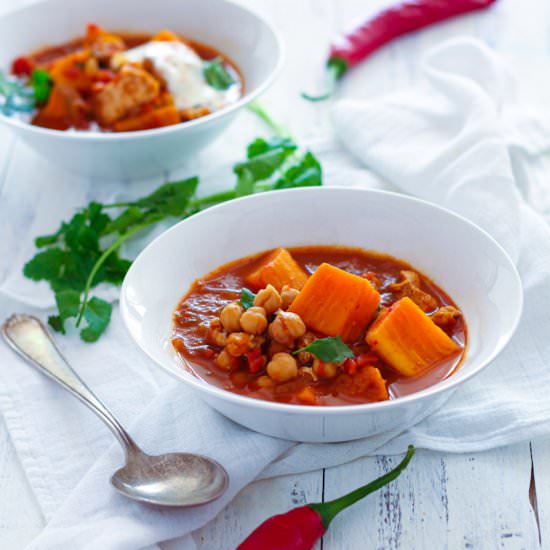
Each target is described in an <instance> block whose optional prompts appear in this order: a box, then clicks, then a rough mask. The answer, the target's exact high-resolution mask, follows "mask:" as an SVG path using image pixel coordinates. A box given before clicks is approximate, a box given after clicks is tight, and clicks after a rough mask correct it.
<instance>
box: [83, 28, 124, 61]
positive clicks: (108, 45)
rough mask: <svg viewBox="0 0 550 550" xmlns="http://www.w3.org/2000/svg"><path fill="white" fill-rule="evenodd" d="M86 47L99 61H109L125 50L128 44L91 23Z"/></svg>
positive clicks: (85, 38)
mask: <svg viewBox="0 0 550 550" xmlns="http://www.w3.org/2000/svg"><path fill="white" fill-rule="evenodd" d="M84 47H85V48H87V49H89V50H91V52H92V55H93V56H94V57H95V58H96V59H98V60H99V61H108V60H109V59H110V58H111V56H113V55H114V54H115V53H117V52H122V51H123V50H125V49H126V44H125V43H124V40H123V39H122V38H121V37H120V36H117V35H116V34H111V33H109V32H106V31H104V30H103V29H102V28H101V27H98V26H97V25H95V24H94V23H89V24H88V26H87V28H86V36H85V37H84Z"/></svg>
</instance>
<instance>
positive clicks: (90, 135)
mask: <svg viewBox="0 0 550 550" xmlns="http://www.w3.org/2000/svg"><path fill="white" fill-rule="evenodd" d="M48 2H49V0H35V1H33V2H30V3H28V4H27V3H25V4H23V5H21V6H16V7H14V8H12V9H9V10H7V11H5V12H4V13H2V14H1V15H0V21H1V20H2V19H4V18H6V17H10V16H12V15H14V14H17V13H19V12H23V11H30V10H32V8H33V7H34V6H35V5H36V4H47V3H48ZM223 3H227V4H232V5H233V6H234V7H236V8H237V9H238V10H241V12H242V13H248V14H250V15H252V16H253V17H255V18H256V19H257V20H258V21H259V22H260V23H261V24H263V25H264V26H265V28H266V30H267V31H268V32H269V33H271V36H272V37H273V40H274V42H275V50H276V51H275V56H276V60H275V65H274V67H273V69H272V70H271V72H270V73H268V74H267V76H266V77H265V78H264V79H263V81H262V82H260V84H259V85H258V86H257V88H256V89H255V90H253V91H251V92H246V91H245V94H244V95H243V96H242V97H240V98H239V99H238V100H237V101H235V102H234V103H232V104H230V105H227V106H226V107H223V108H222V109H219V110H217V111H215V112H213V113H210V114H208V115H206V116H202V117H199V118H196V119H194V120H188V121H186V122H179V123H178V124H172V125H170V126H164V127H161V128H151V129H149V130H139V131H134V132H130V131H128V132H79V131H67V130H54V129H51V128H42V127H41V126H34V125H32V124H29V123H27V122H23V121H21V120H18V119H16V118H13V117H9V116H7V115H4V114H3V113H2V112H1V111H0V121H1V122H2V123H4V124H6V125H7V126H9V127H12V128H14V129H19V130H23V131H27V132H30V133H36V134H39V135H42V136H50V137H52V138H54V139H69V140H76V141H84V142H93V141H107V142H109V141H116V140H117V139H131V140H133V141H135V140H139V139H147V138H150V137H155V136H160V135H166V134H172V133H175V132H178V131H182V128H196V127H197V126H201V125H205V126H206V125H208V124H209V123H213V122H215V121H216V120H217V119H219V118H223V117H225V116H226V115H229V114H231V113H233V112H234V111H237V110H238V109H241V108H242V107H244V106H245V105H247V104H248V103H250V102H252V101H254V100H255V99H256V98H257V97H258V96H260V95H261V94H263V93H264V92H265V91H266V90H267V89H268V88H269V87H270V86H271V85H272V84H273V82H274V80H275V79H276V78H277V76H279V73H280V72H281V70H282V68H283V65H284V62H285V59H286V49H285V46H284V42H283V40H282V38H281V34H280V32H279V31H278V30H277V28H276V27H275V25H273V23H272V22H271V21H270V20H269V18H267V17H265V15H263V14H260V13H258V11H257V9H255V8H251V7H249V6H244V5H242V4H240V3H238V2H236V1H235V0H223ZM245 85H246V80H245Z"/></svg>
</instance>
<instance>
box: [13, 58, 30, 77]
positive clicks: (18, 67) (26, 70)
mask: <svg viewBox="0 0 550 550" xmlns="http://www.w3.org/2000/svg"><path fill="white" fill-rule="evenodd" d="M33 68H34V64H33V62H32V61H31V60H30V59H29V58H28V57H18V58H17V59H15V60H14V61H13V63H12V65H11V72H12V73H13V74H14V75H16V76H31V73H32V70H33Z"/></svg>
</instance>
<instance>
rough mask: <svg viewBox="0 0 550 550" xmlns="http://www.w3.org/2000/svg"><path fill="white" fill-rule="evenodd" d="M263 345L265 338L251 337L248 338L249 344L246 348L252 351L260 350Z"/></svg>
mask: <svg viewBox="0 0 550 550" xmlns="http://www.w3.org/2000/svg"><path fill="white" fill-rule="evenodd" d="M264 343H265V338H264V337H263V336H258V335H255V334H253V335H251V336H250V343H249V344H248V347H249V348H250V349H251V350H253V349H256V348H261V347H262V346H263V345H264Z"/></svg>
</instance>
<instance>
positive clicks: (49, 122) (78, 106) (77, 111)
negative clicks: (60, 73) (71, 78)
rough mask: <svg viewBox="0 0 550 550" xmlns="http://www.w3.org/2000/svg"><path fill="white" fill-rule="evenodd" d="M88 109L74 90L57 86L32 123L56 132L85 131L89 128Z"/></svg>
mask: <svg viewBox="0 0 550 550" xmlns="http://www.w3.org/2000/svg"><path fill="white" fill-rule="evenodd" d="M87 109H88V106H87V105H86V103H85V102H84V101H83V99H82V98H81V96H80V94H79V93H78V92H77V91H76V90H75V89H74V88H71V87H70V86H63V85H60V84H55V85H54V87H53V88H52V91H51V92H50V97H49V98H48V102H47V103H46V105H45V106H44V107H43V108H42V109H40V110H39V111H38V113H37V114H36V115H35V117H34V118H33V120H32V123H33V124H35V125H36V126H42V127H43V128H53V129H55V130H67V129H68V128H82V129H84V128H86V127H87V126H88V121H87V118H86V114H87Z"/></svg>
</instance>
